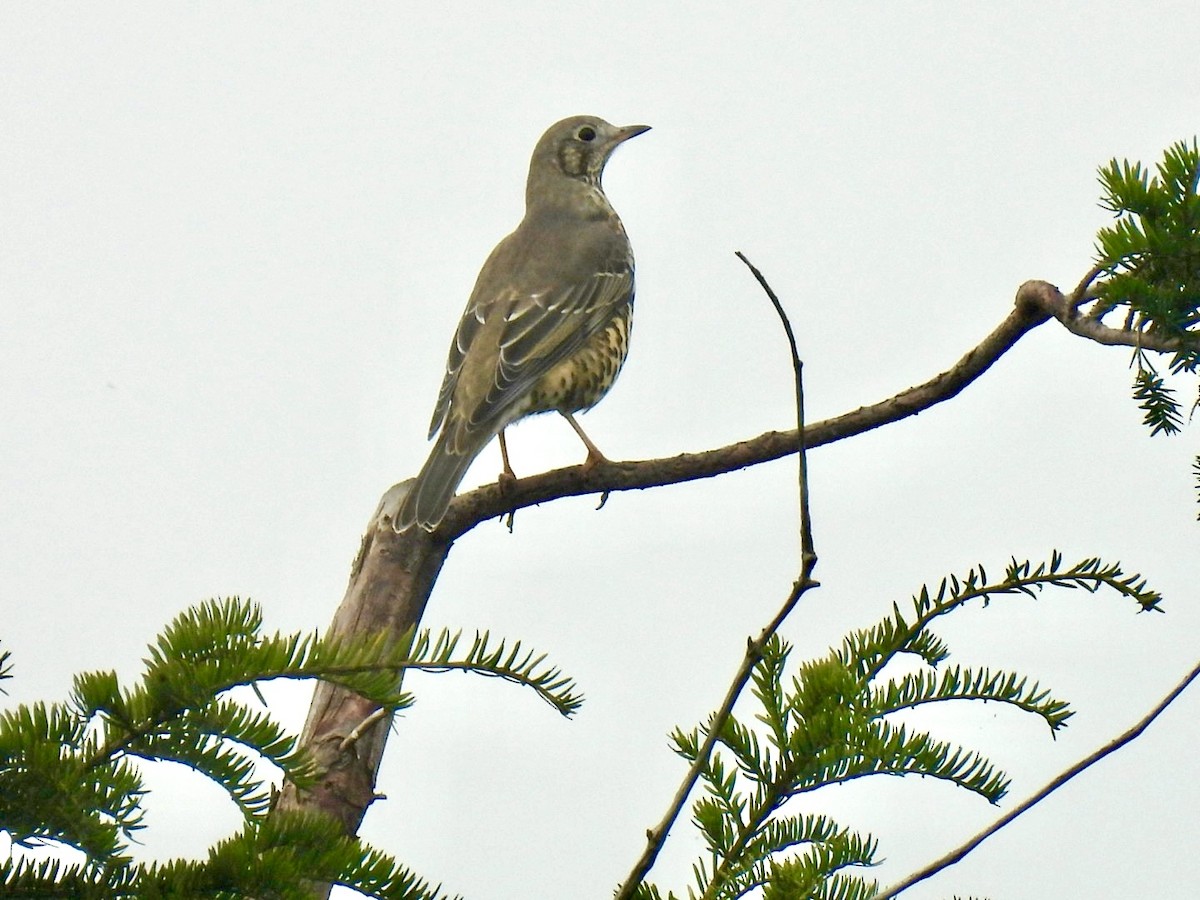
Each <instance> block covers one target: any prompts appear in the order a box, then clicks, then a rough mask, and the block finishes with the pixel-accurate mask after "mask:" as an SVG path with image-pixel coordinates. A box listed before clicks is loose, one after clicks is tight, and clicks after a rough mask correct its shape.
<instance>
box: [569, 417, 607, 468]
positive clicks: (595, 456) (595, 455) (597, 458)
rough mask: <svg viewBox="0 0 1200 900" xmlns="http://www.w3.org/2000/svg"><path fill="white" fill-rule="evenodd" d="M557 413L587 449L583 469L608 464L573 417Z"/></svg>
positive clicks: (605, 457)
mask: <svg viewBox="0 0 1200 900" xmlns="http://www.w3.org/2000/svg"><path fill="white" fill-rule="evenodd" d="M559 412H560V413H562V416H563V418H564V419H566V420H567V424H568V425H570V426H571V427H572V428H574V429H575V433H576V434H577V435H579V439H580V440H581V441H583V445H584V446H585V447H587V451H588V455H587V459H586V460H585V461H584V463H583V465H584V468H588V469H590V468H591V467H592V466H594V465H596V464H597V463H607V462H610V460H609V458H608V457H607V456H605V455H604V454H603V453H601V452H600V448H599V447H597V446H596V445H595V444H593V443H592V439H591V438H590V437H588V436H587V434H586V433H585V432H584V430H583V428H582V427H581V426H580V425H579V423H578V422H576V421H575V417H574V416H573V415H571V414H570V413H569V412H563V410H561V409H560V410H559Z"/></svg>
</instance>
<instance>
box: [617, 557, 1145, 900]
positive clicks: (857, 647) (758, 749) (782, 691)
mask: <svg viewBox="0 0 1200 900" xmlns="http://www.w3.org/2000/svg"><path fill="white" fill-rule="evenodd" d="M1046 587H1056V588H1065V589H1081V590H1085V591H1088V592H1091V593H1095V592H1097V591H1099V590H1101V589H1108V590H1110V591H1112V592H1114V593H1116V594H1117V595H1119V596H1123V597H1127V598H1129V599H1131V600H1133V601H1134V602H1135V603H1137V605H1138V607H1139V609H1140V610H1141V611H1147V610H1155V611H1157V610H1159V609H1160V604H1161V599H1162V598H1161V596H1160V595H1159V594H1158V593H1157V592H1156V591H1153V590H1151V589H1150V588H1148V587H1147V585H1146V581H1145V579H1144V578H1142V577H1141V576H1140V575H1137V574H1126V573H1125V572H1124V571H1123V570H1122V567H1121V566H1120V565H1119V564H1109V563H1104V562H1103V561H1101V560H1100V559H1098V558H1088V559H1084V560H1082V561H1080V562H1078V563H1076V564H1075V565H1073V566H1064V564H1063V558H1062V555H1061V554H1060V553H1058V552H1057V551H1055V552H1054V553H1053V554H1052V555H1051V557H1050V559H1049V560H1048V561H1043V562H1039V563H1036V564H1035V563H1033V562H1031V561H1029V560H1025V561H1018V560H1016V559H1013V560H1012V561H1011V562H1010V563H1009V565H1008V566H1006V568H1005V572H1004V576H1003V577H1002V578H1001V579H999V580H995V581H993V580H990V579H989V578H988V575H987V572H986V570H985V569H984V568H983V566H977V567H975V568H973V569H971V570H969V571H968V572H967V573H966V574H965V575H963V576H957V575H951V576H948V577H946V578H944V579H943V580H942V581H941V582H940V583H939V584H938V585H937V586H936V587H935V588H931V587H929V586H928V585H926V586H922V588H921V589H920V591H918V592H917V593H916V594H915V595H914V596H913V598H912V600H911V602H910V604H909V605H908V606H907V608H902V607H901V606H900V605H899V604H896V605H894V606H893V610H892V614H891V615H890V616H888V617H887V618H885V619H884V620H882V621H881V622H879V623H877V624H876V625H874V626H872V627H870V628H865V629H861V630H858V631H855V632H853V633H851V634H850V635H848V636H847V637H846V638H845V639H844V640H843V642H842V643H841V645H840V646H838V647H835V648H833V649H832V650H830V652H829V653H828V654H827V655H826V656H824V657H821V658H818V659H815V660H810V661H807V662H804V663H801V664H800V665H799V666H796V667H792V666H789V665H788V659H789V656H790V653H791V648H790V646H789V645H788V644H787V643H786V642H785V641H784V640H782V639H781V638H779V637H778V636H774V637H772V638H771V639H770V640H769V641H767V643H766V644H765V645H764V647H763V648H762V652H761V657H760V659H759V661H758V662H757V664H756V665H755V668H754V672H753V674H752V680H751V693H752V695H753V698H754V701H755V702H754V712H753V719H752V721H749V722H747V721H746V720H745V719H743V718H739V717H737V716H731V717H730V718H729V719H728V720H727V721H726V722H725V723H724V725H723V727H722V728H721V731H720V734H719V735H718V744H719V745H720V746H721V749H722V751H723V752H713V753H712V754H711V756H710V758H709V759H708V760H706V761H704V768H703V775H702V784H703V786H704V792H703V796H701V797H699V798H698V799H697V800H696V801H695V802H694V804H693V808H692V813H693V823H694V824H695V826H696V828H697V830H698V831H699V833H700V835H701V837H702V839H703V841H704V844H705V847H706V854H705V856H704V857H703V858H701V859H700V860H698V861H697V862H696V863H695V864H694V866H693V875H694V882H695V883H694V885H693V886H692V887H691V888H689V889H688V891H687V895H686V896H687V897H689V898H691V900H699V898H702V900H718V898H720V900H732V898H737V897H741V896H743V895H745V894H746V893H748V892H750V891H752V890H755V889H760V888H761V889H762V890H763V897H764V900H766V898H771V897H775V898H784V897H788V898H792V897H796V898H818V897H819V898H844V900H866V898H869V897H871V896H873V895H874V893H875V891H877V889H878V885H877V884H875V882H874V881H872V880H869V879H864V878H863V877H861V876H860V875H859V874H858V872H857V871H855V870H858V869H862V868H864V867H869V866H872V865H874V864H875V862H876V853H877V849H878V848H877V844H876V842H875V840H874V839H872V838H870V837H866V836H862V835H859V834H857V833H855V832H853V831H851V830H849V829H846V828H844V827H842V826H841V825H839V824H838V823H837V822H835V821H833V820H832V819H830V818H828V817H825V816H819V815H797V814H796V813H795V812H794V811H789V810H788V809H787V808H786V804H787V803H788V801H789V800H793V799H795V798H797V797H799V796H802V795H805V794H808V793H811V792H813V791H816V790H819V789H820V788H823V787H827V786H828V785H831V784H838V783H841V782H845V781H849V780H851V779H856V778H861V777H865V776H868V775H881V774H882V775H921V776H926V777H933V778H939V779H943V780H946V781H949V782H951V783H952V784H955V785H957V786H959V787H961V788H963V789H965V790H969V791H972V792H974V793H977V794H979V795H980V796H981V797H983V798H985V799H987V800H988V801H989V802H992V803H998V802H999V801H1000V799H1001V798H1002V797H1003V796H1004V794H1005V792H1006V791H1007V788H1008V778H1007V776H1005V775H1004V773H1002V772H1000V771H999V770H998V769H997V768H996V767H995V766H994V765H993V764H992V763H991V762H990V761H989V760H988V759H987V758H985V757H984V756H982V755H981V754H979V753H977V752H975V751H972V750H969V749H966V748H963V747H960V746H958V745H956V744H954V743H952V742H948V741H943V740H939V739H937V738H935V737H933V736H932V735H930V734H928V733H926V732H923V731H920V730H915V729H910V728H909V727H908V726H906V725H904V724H897V723H895V722H893V721H891V719H890V717H892V716H894V715H895V714H896V713H898V712H900V711H902V710H905V709H912V708H915V707H918V706H923V705H927V704H931V703H943V702H946V701H950V700H967V701H992V702H996V703H1003V704H1006V705H1008V706H1010V707H1013V708H1014V709H1018V710H1021V711H1022V712H1025V713H1028V714H1031V715H1036V716H1038V717H1039V718H1041V719H1042V720H1043V721H1044V722H1045V723H1046V725H1047V726H1048V727H1049V729H1050V731H1051V733H1052V734H1053V733H1054V732H1056V731H1057V730H1059V729H1061V728H1062V727H1064V726H1065V725H1066V723H1067V720H1068V719H1069V718H1070V717H1071V715H1072V712H1071V710H1070V708H1069V707H1068V705H1067V704H1066V703H1065V702H1063V701H1062V700H1059V699H1057V698H1055V697H1053V696H1052V695H1051V694H1050V692H1049V691H1048V690H1046V689H1045V688H1043V687H1041V686H1040V685H1039V684H1038V683H1037V682H1035V681H1031V680H1030V679H1029V678H1028V677H1026V676H1023V675H1019V674H1017V673H1013V672H1007V671H1003V670H992V669H973V668H970V667H966V666H954V667H950V668H947V669H944V670H940V671H939V670H938V668H937V667H938V666H939V664H940V663H942V662H943V661H945V660H946V658H947V657H948V656H949V652H950V651H949V648H948V647H947V645H946V644H945V642H944V641H943V640H941V639H940V638H939V637H937V636H936V635H935V634H933V632H932V631H931V626H932V624H933V623H934V621H935V620H936V619H937V618H938V617H940V616H944V615H947V614H949V613H951V612H953V611H955V610H957V609H960V608H961V607H962V606H963V605H965V604H967V603H969V602H971V601H975V600H978V601H980V602H981V603H983V604H984V605H987V604H988V603H990V602H992V601H993V600H996V599H998V598H1001V597H1012V596H1020V595H1027V596H1033V595H1036V594H1037V593H1038V592H1040V591H1041V590H1043V589H1044V588H1046ZM901 654H907V655H912V656H915V657H917V658H918V659H919V660H921V662H922V663H923V664H924V666H923V667H922V668H920V669H918V670H917V671H914V672H910V673H907V674H897V675H889V674H888V671H889V670H888V666H889V664H890V663H892V662H893V661H894V660H896V659H897V658H898V657H899V656H900V655H901ZM789 673H790V674H789ZM710 727H711V720H710V722H709V723H706V724H704V725H701V726H699V727H696V728H693V729H690V730H686V731H685V730H683V729H677V730H676V731H675V732H674V733H673V734H672V735H671V740H672V743H673V745H674V749H675V751H676V752H677V753H678V754H679V755H680V756H682V757H683V758H684V759H686V760H688V762H689V763H690V762H693V761H695V760H696V759H697V757H698V756H699V754H700V751H701V747H702V746H703V743H704V739H705V737H706V736H707V734H708V729H709V728H710ZM637 896H638V897H641V898H644V900H661V898H662V897H663V895H662V893H661V891H660V890H659V889H658V888H657V887H655V886H653V885H644V886H642V888H641V889H640V890H639V893H638V894H637ZM666 896H667V897H668V898H674V897H675V895H674V894H667V895H666Z"/></svg>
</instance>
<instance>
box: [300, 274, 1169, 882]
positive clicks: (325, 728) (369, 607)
mask: <svg viewBox="0 0 1200 900" xmlns="http://www.w3.org/2000/svg"><path fill="white" fill-rule="evenodd" d="M1050 318H1056V319H1058V320H1059V321H1060V322H1062V323H1063V324H1064V326H1065V327H1067V328H1068V329H1069V330H1071V331H1072V332H1073V333H1075V334H1079V335H1080V336H1083V337H1088V338H1089V339H1091V340H1097V341H1099V342H1100V343H1122V344H1127V345H1129V346H1141V347H1142V348H1143V349H1147V350H1162V351H1164V352H1166V351H1170V350H1173V349H1175V348H1174V346H1173V345H1172V346H1168V343H1170V342H1162V341H1161V340H1159V339H1156V338H1155V336H1154V335H1147V334H1142V333H1140V332H1136V331H1131V330H1122V329H1112V328H1108V327H1107V326H1104V325H1101V324H1100V323H1099V322H1092V323H1084V322H1083V321H1082V320H1081V319H1080V318H1079V317H1078V316H1076V315H1075V313H1074V309H1073V308H1070V306H1069V304H1068V301H1067V300H1065V299H1064V298H1063V296H1062V294H1061V293H1060V292H1059V291H1058V289H1057V288H1055V287H1054V286H1053V285H1051V284H1048V283H1047V282H1044V281H1030V282H1026V283H1025V284H1023V285H1022V286H1021V288H1020V289H1019V290H1018V291H1017V296H1016V301H1015V304H1014V308H1013V310H1012V311H1011V312H1010V313H1009V314H1008V316H1006V317H1005V319H1004V321H1002V322H1001V323H1000V324H999V325H998V326H997V327H996V329H995V330H994V331H992V333H991V334H989V335H988V336H987V337H985V338H984V339H983V340H982V341H981V342H980V343H979V345H978V346H976V347H974V348H973V349H972V350H970V351H968V352H967V353H966V354H965V355H964V356H963V357H962V358H961V359H960V360H959V361H958V362H957V363H955V364H954V365H953V366H952V367H950V368H949V369H947V370H946V371H944V372H942V373H941V374H939V375H937V376H935V377H933V378H931V379H930V380H929V381H927V382H925V383H924V384H920V385H917V386H915V387H912V388H909V389H908V390H905V391H902V392H900V393H899V394H897V395H896V396H894V397H891V398H889V399H887V400H883V401H881V402H879V403H875V404H873V405H871V406H865V407H862V408H860V409H857V410H854V411H852V412H848V413H845V414H844V415H841V416H837V417H835V418H832V419H826V420H824V421H822V422H817V423H815V424H812V425H809V426H807V427H806V430H805V440H804V443H805V446H806V448H808V449H812V448H813V447H820V446H823V445H825V444H830V443H833V442H835V441H840V440H843V439H845V438H848V437H853V436H854V435H858V434H862V433H864V432H866V431H871V430H873V429H875V428H879V427H881V426H883V425H887V424H890V423H891V422H897V421H900V420H901V419H905V418H908V417H909V416H913V415H916V414H917V413H919V412H922V411H924V410H926V409H929V408H930V407H932V406H935V405H936V404H938V403H942V402H944V401H946V400H949V399H951V398H952V397H954V396H956V395H957V394H958V393H959V392H960V391H962V390H963V388H965V387H966V386H967V385H969V384H970V383H971V382H973V381H974V380H975V379H977V378H979V377H980V376H981V375H982V374H983V373H984V372H986V371H987V370H988V369H989V368H990V367H991V366H992V365H993V364H994V363H995V362H996V361H997V360H998V359H999V358H1000V357H1001V356H1003V355H1004V354H1005V353H1006V352H1007V351H1008V350H1009V349H1011V348H1012V347H1013V346H1014V345H1015V344H1016V342H1017V341H1018V340H1020V339H1021V338H1022V337H1023V336H1024V335H1025V334H1026V333H1027V332H1029V331H1031V330H1032V329H1034V328H1036V327H1037V326H1039V325H1041V324H1042V323H1044V322H1046V321H1047V320H1049V319H1050ZM1156 340H1158V341H1159V343H1161V344H1162V346H1159V345H1158V344H1156V343H1155V342H1156ZM799 445H800V443H799V434H798V432H797V431H794V430H793V431H783V432H777V431H772V432H767V433H766V434H762V435H759V436H758V437H756V438H753V439H751V440H747V441H741V442H739V443H736V444H730V445H728V446H726V447H719V448H716V449H713V450H707V451H703V452H699V453H684V454H680V455H679V456H675V457H671V458H665V459H656V460H643V461H639V462H612V463H595V464H593V465H592V466H591V467H589V468H586V469H585V468H584V467H583V466H572V467H569V468H565V469H557V470H555V471H552V472H546V473H544V474H541V475H535V476H532V477H529V478H523V479H520V480H518V481H516V482H512V483H509V484H507V485H506V486H505V489H504V490H503V491H501V490H500V488H499V487H498V485H495V484H492V485H486V486H484V487H481V488H478V489H476V490H473V491H470V492H469V493H466V494H463V495H461V496H459V497H456V498H455V500H454V502H453V503H451V505H450V509H449V511H448V513H447V515H446V517H445V518H444V519H443V521H442V523H441V525H440V526H439V527H438V528H437V530H435V531H434V532H432V533H426V532H425V531H423V530H421V529H419V528H411V529H408V530H407V531H405V532H403V533H401V534H396V533H395V532H394V531H393V530H392V526H391V523H392V520H393V518H394V513H395V510H396V509H397V508H398V505H399V502H400V499H402V497H403V496H404V494H405V493H406V492H407V491H408V489H409V485H410V482H402V483H400V484H397V485H395V486H393V487H392V488H391V489H390V490H388V492H387V493H386V494H385V495H384V497H383V499H382V500H381V501H380V504H379V507H378V509H377V510H376V513H375V515H374V517H373V518H372V521H371V523H370V525H369V526H368V529H367V533H366V534H365V535H364V537H363V539H362V546H361V548H360V551H359V554H358V558H357V559H356V560H355V562H354V565H353V567H352V570H351V573H350V583H349V584H348V586H347V588H346V593H345V596H344V597H343V599H342V603H341V605H340V606H339V608H338V611H337V613H336V614H335V616H334V620H333V622H332V624H331V625H330V629H329V636H331V637H337V636H341V635H349V634H355V635H366V634H371V633H379V632H384V633H386V634H388V635H389V640H391V641H394V642H397V643H398V642H400V641H404V640H409V639H411V638H410V635H411V634H412V633H413V632H414V630H415V628H416V626H417V624H418V623H419V622H420V620H421V616H422V614H423V613H424V610H425V605H426V603H427V602H428V600H429V594H430V592H431V591H432V590H433V585H434V583H435V582H436V580H437V577H438V574H439V572H440V571H441V567H442V564H443V563H444V562H445V559H446V555H447V554H448V553H449V551H450V547H451V546H452V545H453V543H454V541H455V540H457V539H458V538H459V537H461V536H462V535H463V534H465V533H466V532H468V531H469V530H471V529H472V528H474V527H475V526H476V525H477V524H479V523H480V522H482V521H485V520H487V519H490V518H494V517H497V516H500V515H503V514H505V513H508V512H510V511H512V510H515V509H521V508H524V507H528V506H532V505H534V504H537V503H543V502H546V501H549V500H554V499H557V498H559V497H566V496H576V495H581V494H589V493H604V492H605V491H627V490H635V489H642V488H648V487H657V486H661V485H668V484H680V483H683V482H686V481H692V480H695V479H699V478H712V477H714V476H716V475H721V474H723V473H726V472H731V471H735V470H737V469H742V468H746V467H747V466H752V465H757V464H759V463H764V462H768V461H770V460H774V459H779V458H780V457H783V456H787V455H789V454H791V453H795V452H797V449H798V447H799ZM374 713H375V707H374V706H373V705H372V704H370V703H368V702H367V701H365V700H363V699H362V698H361V697H358V696H357V695H355V694H353V693H351V692H350V691H347V690H346V689H344V688H341V687H338V686H336V685H331V684H326V683H322V684H319V685H318V686H317V688H316V690H315V692H314V695H313V703H312V706H311V708H310V710H309V715H308V720H307V722H306V723H305V727H304V731H303V733H302V736H301V746H303V747H304V748H305V749H306V750H307V751H308V752H309V753H310V754H311V755H312V756H313V758H314V759H315V760H316V762H317V765H318V767H319V771H320V772H321V773H322V775H321V777H320V779H319V781H318V783H317V784H316V785H315V786H314V787H313V788H311V789H309V790H307V791H305V792H303V793H301V792H298V791H297V790H296V789H295V787H294V785H291V784H286V785H284V788H283V790H282V792H281V793H280V796H279V800H278V804H277V806H278V807H279V808H282V809H297V810H310V811H321V812H324V813H326V814H327V815H329V816H331V817H333V818H334V819H336V820H337V821H338V822H339V823H341V825H342V826H343V828H344V829H345V831H346V833H347V834H355V833H357V830H358V827H359V825H360V824H361V822H362V818H363V816H364V815H365V813H366V810H367V807H368V806H369V805H370V803H371V802H372V800H374V799H375V793H374V783H375V777H376V773H377V772H378V770H379V764H380V761H381V760H382V757H383V750H384V745H385V743H386V741H387V734H388V728H389V726H390V717H388V716H383V717H379V718H372V716H373V714H374ZM368 719H370V724H369V725H367V727H365V728H361V727H360V726H362V725H364V724H366V723H367V721H368ZM348 739H349V740H348ZM318 893H319V892H318Z"/></svg>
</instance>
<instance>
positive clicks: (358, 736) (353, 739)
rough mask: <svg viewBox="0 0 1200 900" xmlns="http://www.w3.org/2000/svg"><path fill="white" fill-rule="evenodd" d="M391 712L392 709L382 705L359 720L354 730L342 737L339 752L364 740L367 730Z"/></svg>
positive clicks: (343, 751)
mask: <svg viewBox="0 0 1200 900" xmlns="http://www.w3.org/2000/svg"><path fill="white" fill-rule="evenodd" d="M391 714H392V710H390V709H387V708H386V707H380V708H379V709H377V710H375V712H373V713H371V714H370V715H369V716H367V717H366V718H365V719H363V720H362V721H361V722H359V723H358V725H357V726H356V727H355V728H354V730H353V731H351V732H350V733H349V734H348V735H346V736H345V737H344V738H342V742H341V743H340V744H339V745H338V752H339V753H345V752H346V751H347V750H349V749H350V748H351V747H353V746H354V745H355V744H357V743H358V742H359V741H361V740H362V736H363V735H364V734H366V733H367V730H368V729H370V727H371V726H372V725H374V724H375V723H376V722H378V721H379V720H380V719H384V718H386V717H387V716H390V715H391Z"/></svg>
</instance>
